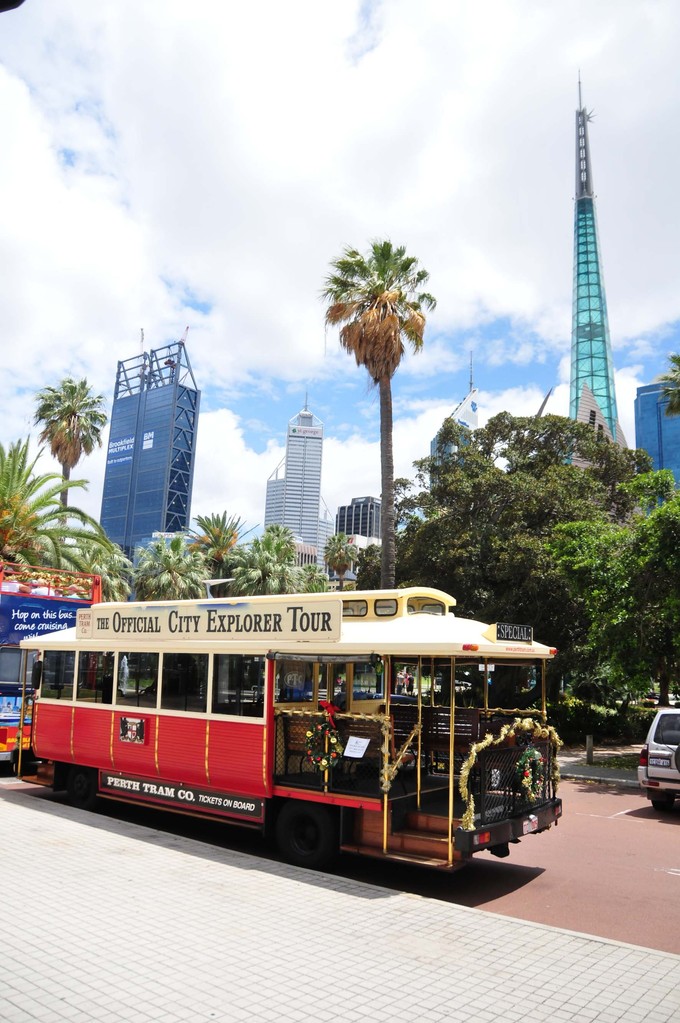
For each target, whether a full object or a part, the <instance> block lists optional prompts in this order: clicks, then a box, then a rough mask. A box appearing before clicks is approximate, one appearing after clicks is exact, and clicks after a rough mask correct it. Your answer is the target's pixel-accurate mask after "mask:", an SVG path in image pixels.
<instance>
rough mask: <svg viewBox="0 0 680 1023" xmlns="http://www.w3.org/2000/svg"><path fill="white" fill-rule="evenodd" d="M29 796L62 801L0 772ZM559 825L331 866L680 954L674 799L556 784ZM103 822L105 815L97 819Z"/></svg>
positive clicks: (216, 833)
mask: <svg viewBox="0 0 680 1023" xmlns="http://www.w3.org/2000/svg"><path fill="white" fill-rule="evenodd" d="M6 786H7V787H8V788H9V787H11V789H12V791H13V793H16V792H17V791H19V792H21V791H24V792H25V793H26V798H27V799H35V798H39V799H42V798H46V799H54V800H59V801H61V800H62V797H61V796H55V795H54V794H52V793H51V792H50V791H49V790H47V789H38V788H37V787H35V786H29V785H25V784H24V783H21V782H16V781H14V779H10V778H2V779H0V796H1V795H2V790H3V788H4V787H6ZM560 795H561V796H562V798H563V800H564V816H563V818H562V820H561V821H560V822H559V824H558V826H557V827H556V828H553V829H551V830H550V831H549V832H547V833H545V834H542V835H531V836H528V837H527V838H525V839H524V840H523V841H522V842H521V843H520V844H519V845H514V846H511V847H510V849H511V851H510V856H509V857H508V858H507V859H504V860H499V859H497V858H494V857H492V856H490V855H488V854H486V853H482V854H480V855H479V856H478V857H476V858H475V860H474V862H473V863H472V864H471V865H470V866H467V867H466V868H465V869H463V870H461V871H458V872H457V873H455V874H453V875H442V874H440V873H439V872H435V871H428V870H423V869H415V868H412V867H407V866H403V865H400V864H393V863H385V862H382V861H375V860H369V859H364V858H360V857H352V856H345V857H342V858H341V859H340V860H339V861H338V865H337V867H336V870H335V871H334V872H335V873H338V874H342V875H344V876H347V877H352V878H356V879H360V880H362V881H365V882H367V883H369V884H371V883H374V884H379V885H381V886H383V887H388V888H395V889H396V890H399V891H407V892H412V893H414V894H417V895H421V896H423V897H426V898H435V899H438V900H443V901H447V902H452V903H455V904H458V905H462V906H471V907H475V908H477V909H482V910H488V911H490V912H493V913H500V914H502V915H504V916H511V917H516V918H518V919H521V920H531V921H535V922H537V923H544V924H551V925H553V926H557V927H563V928H567V929H569V930H574V931H579V932H582V933H586V934H592V935H599V936H601V937H606V938H613V939H615V940H618V941H625V942H630V943H632V944H635V945H642V946H645V947H647V948H655V949H659V950H662V951H666V952H672V953H675V954H680V928H678V926H677V909H676V907H677V905H678V904H679V902H680V831H678V828H680V804H676V809H675V810H673V811H672V812H670V813H660V812H658V811H656V810H654V809H653V808H652V807H651V804H649V803H648V802H647V800H645V799H644V798H643V797H642V796H641V795H639V794H638V792H637V791H636V790H635V789H630V788H616V787H613V786H609V785H599V784H593V783H582V782H568V781H565V782H563V783H562V786H561V788H560ZM95 812H96V813H97V816H98V817H100V818H101V817H102V816H110V817H114V818H121V819H124V820H128V821H130V822H133V823H134V822H138V823H140V824H141V823H144V824H146V825H147V826H150V827H154V828H158V829H159V830H162V831H169V832H173V833H178V834H183V835H187V836H190V837H192V838H195V839H197V840H199V841H206V842H209V843H212V844H215V845H223V846H228V847H230V848H238V849H241V850H242V851H244V852H248V853H252V854H253V855H260V856H262V855H265V856H270V857H271V858H276V857H275V856H273V854H272V853H271V850H270V849H269V848H268V847H267V846H266V845H264V844H263V842H262V840H261V839H260V837H259V836H258V835H256V834H253V833H251V832H247V831H244V830H242V829H239V828H229V827H224V826H223V825H220V824H213V823H212V822H205V821H197V820H195V819H192V818H183V817H179V816H175V815H173V814H165V813H162V812H155V811H151V812H150V811H148V810H144V809H142V808H139V807H133V806H129V805H123V804H118V803H111V802H108V801H102V802H101V804H100V807H99V809H98V810H97V811H95ZM99 823H100V825H101V821H100V822H99Z"/></svg>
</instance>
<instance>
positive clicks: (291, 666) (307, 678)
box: [274, 660, 314, 703]
mask: <svg viewBox="0 0 680 1023" xmlns="http://www.w3.org/2000/svg"><path fill="white" fill-rule="evenodd" d="M313 696H314V665H313V664H312V663H311V662H310V661H294V660H290V661H277V662H276V693H275V697H274V699H275V702H276V703H309V702H310V701H311V700H312V699H313Z"/></svg>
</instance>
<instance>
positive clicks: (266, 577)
mask: <svg viewBox="0 0 680 1023" xmlns="http://www.w3.org/2000/svg"><path fill="white" fill-rule="evenodd" d="M295 558H296V550H295V538H294V537H293V534H292V532H291V531H290V529H287V528H286V527H285V526H278V525H274V526H267V528H266V529H265V531H264V533H263V534H262V536H259V537H254V539H252V540H251V541H250V543H247V544H244V545H243V546H239V547H236V548H235V549H234V560H233V566H234V581H233V583H232V584H231V592H232V593H233V594H237V595H238V594H242V595H244V596H254V595H256V594H267V593H297V592H299V591H300V590H301V588H302V579H301V576H300V569H299V568H298V567H297V565H296V563H295Z"/></svg>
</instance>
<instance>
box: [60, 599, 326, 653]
mask: <svg viewBox="0 0 680 1023" xmlns="http://www.w3.org/2000/svg"><path fill="white" fill-rule="evenodd" d="M341 622H342V601H341V600H340V599H338V600H324V601H321V600H287V601H285V600H281V601H274V602H272V603H271V604H269V603H267V604H264V603H258V604H253V603H250V602H249V601H238V602H234V603H222V602H219V603H205V604H191V603H187V604H175V605H168V604H166V605H162V606H158V607H154V605H152V604H146V605H135V604H127V605H120V606H115V605H106V604H99V605H96V606H95V607H93V608H89V609H88V610H86V611H81V612H80V613H79V614H78V624H77V636H78V639H88V640H89V639H94V640H98V639H102V640H107V639H120V638H122V637H129V638H130V639H131V640H133V641H134V640H147V641H148V640H149V639H158V640H168V639H201V640H206V639H207V640H218V641H226V642H228V641H230V640H234V641H240V642H242V643H243V642H248V640H253V641H258V640H262V639H266V640H267V641H268V642H271V643H272V644H275V643H276V642H277V641H278V642H281V641H283V640H291V639H294V640H296V641H302V642H305V641H308V642H316V641H318V640H330V641H333V642H335V641H337V640H339V639H340V625H341Z"/></svg>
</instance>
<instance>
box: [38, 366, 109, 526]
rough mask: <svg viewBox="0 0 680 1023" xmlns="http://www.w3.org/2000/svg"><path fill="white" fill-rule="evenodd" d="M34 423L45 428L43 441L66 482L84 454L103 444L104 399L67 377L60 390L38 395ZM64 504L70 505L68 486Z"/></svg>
mask: <svg viewBox="0 0 680 1023" xmlns="http://www.w3.org/2000/svg"><path fill="white" fill-rule="evenodd" d="M34 422H35V423H36V425H38V426H42V432H41V433H40V440H41V442H42V443H44V444H48V445H49V448H50V452H51V453H52V456H53V457H54V458H56V460H57V461H58V462H59V464H60V465H61V469H62V476H63V478H64V481H65V482H67V481H68V480H69V479H70V477H71V470H72V469H73V468H75V466H76V465H77V464H78V462H79V461H80V459H81V458H82V457H83V455H90V454H92V451H93V450H94V448H95V446H97V445H101V443H102V430H103V429H104V427H105V426H106V413H105V412H104V398H103V397H102V395H101V394H98V395H96V396H95V395H93V394H92V392H91V389H90V386H89V384H88V382H87V380H85V379H83V380H73V379H72V378H71V377H66V379H64V380H62V382H61V383H60V385H59V386H58V387H45V388H43V390H42V391H40V392H39V393H38V394H37V396H36V411H35V416H34ZM61 502H62V504H63V505H64V506H65V505H66V504H67V503H68V487H63V488H62V492H61Z"/></svg>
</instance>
